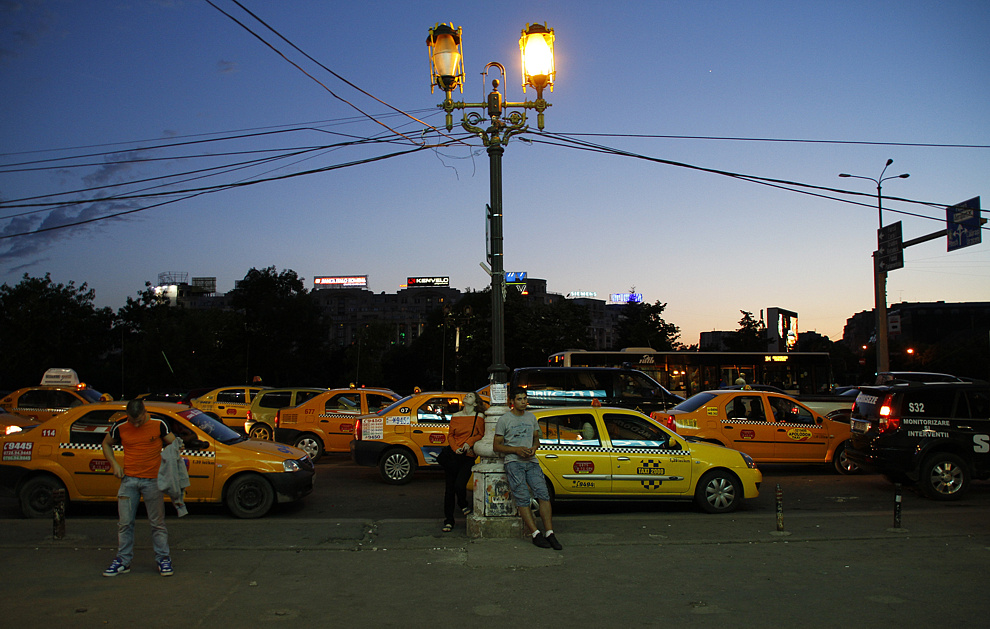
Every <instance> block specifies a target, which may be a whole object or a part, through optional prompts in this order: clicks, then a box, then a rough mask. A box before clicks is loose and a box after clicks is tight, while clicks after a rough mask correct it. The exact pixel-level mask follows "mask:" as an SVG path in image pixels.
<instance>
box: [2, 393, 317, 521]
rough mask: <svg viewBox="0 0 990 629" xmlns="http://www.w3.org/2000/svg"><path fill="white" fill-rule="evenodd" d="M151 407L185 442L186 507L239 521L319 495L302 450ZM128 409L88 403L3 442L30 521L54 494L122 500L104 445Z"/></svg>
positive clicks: (176, 409)
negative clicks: (214, 507)
mask: <svg viewBox="0 0 990 629" xmlns="http://www.w3.org/2000/svg"><path fill="white" fill-rule="evenodd" d="M145 407H146V408H147V410H148V414H149V416H150V417H152V418H156V419H161V420H163V421H165V422H166V423H167V424H168V426H169V430H170V431H171V432H172V433H173V434H174V435H175V436H176V437H178V438H180V439H182V444H183V449H182V453H181V456H182V458H183V460H184V461H185V463H186V467H187V469H188V471H189V487H188V488H187V489H186V495H185V501H186V503H195V502H206V503H223V504H224V505H226V507H227V508H228V509H229V510H230V512H231V513H232V514H233V515H234V516H236V517H239V518H257V517H261V516H263V515H265V514H266V513H268V511H269V510H270V509H271V507H272V505H273V504H274V503H275V502H276V501H278V502H290V501H294V500H299V499H300V498H302V497H303V496H305V495H306V494H308V493H310V492H311V491H312V489H313V475H314V472H315V469H314V467H313V463H312V462H311V461H310V460H309V457H308V456H306V454H305V453H304V452H302V451H301V450H297V449H296V448H292V447H289V446H286V445H284V444H281V443H270V442H265V441H254V440H250V439H248V438H247V437H245V436H244V435H239V434H237V433H235V432H234V431H233V430H231V429H230V428H227V427H226V426H224V425H223V424H221V423H220V422H218V421H216V420H214V419H211V418H210V417H208V416H206V415H205V414H204V413H202V412H200V411H198V410H196V409H194V408H189V407H188V406H183V405H179V404H170V403H165V402H149V403H147V404H146V405H145ZM126 408H127V406H126V403H122V402H114V403H97V404H87V405H85V406H80V407H77V408H74V409H71V410H68V411H66V412H65V413H62V414H61V415H59V416H58V417H55V418H53V419H51V420H49V421H47V422H45V423H43V424H39V425H37V426H35V427H33V428H30V429H28V430H25V431H23V432H18V433H14V434H11V435H6V436H0V485H2V486H5V487H7V488H9V489H12V490H13V491H14V493H15V495H16V496H17V498H18V500H19V502H20V506H21V511H22V512H23V513H24V515H25V516H27V517H43V516H45V515H48V514H50V513H51V511H52V507H53V499H52V492H53V491H54V490H56V489H64V490H66V492H67V497H68V499H69V500H76V501H95V502H113V501H116V500H117V489H118V488H119V486H120V481H119V480H118V479H117V478H116V477H114V475H113V470H112V468H111V466H110V462H109V461H107V460H106V459H105V458H104V456H103V450H102V448H101V444H102V443H103V439H104V437H105V436H106V433H107V431H108V430H109V429H110V426H111V425H113V423H114V422H115V421H116V420H118V419H121V418H123V417H125V409H126ZM115 450H116V451H120V446H117V447H116V448H115ZM118 456H121V455H118Z"/></svg>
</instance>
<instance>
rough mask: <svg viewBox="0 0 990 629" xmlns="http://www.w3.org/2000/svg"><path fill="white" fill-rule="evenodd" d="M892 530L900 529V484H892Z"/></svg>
mask: <svg viewBox="0 0 990 629" xmlns="http://www.w3.org/2000/svg"><path fill="white" fill-rule="evenodd" d="M894 528H895V529H899V528H901V484H900V483H894Z"/></svg>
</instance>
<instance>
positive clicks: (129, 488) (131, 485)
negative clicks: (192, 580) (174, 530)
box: [117, 476, 169, 566]
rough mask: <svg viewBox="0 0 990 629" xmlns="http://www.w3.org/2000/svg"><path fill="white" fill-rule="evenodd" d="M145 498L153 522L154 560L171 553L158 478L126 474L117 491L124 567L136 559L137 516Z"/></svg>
mask: <svg viewBox="0 0 990 629" xmlns="http://www.w3.org/2000/svg"><path fill="white" fill-rule="evenodd" d="M142 497H143V498H144V507H145V509H146V510H147V511H148V522H150V523H151V543H152V546H153V547H154V549H155V559H157V560H159V561H160V560H162V559H165V558H166V557H168V556H169V550H168V531H167V530H166V529H165V498H164V496H163V495H162V491H161V490H160V489H158V479H157V478H135V477H133V476H125V477H124V478H123V479H122V480H121V481H120V489H119V490H118V491H117V512H118V514H119V515H120V517H119V519H118V521H117V556H118V557H120V560H121V561H123V562H124V565H125V566H129V565H131V559H133V558H134V519H135V517H137V509H138V503H139V502H141V498H142Z"/></svg>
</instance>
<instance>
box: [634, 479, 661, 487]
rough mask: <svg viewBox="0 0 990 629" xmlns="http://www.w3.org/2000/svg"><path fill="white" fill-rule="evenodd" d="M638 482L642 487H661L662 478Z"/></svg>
mask: <svg viewBox="0 0 990 629" xmlns="http://www.w3.org/2000/svg"><path fill="white" fill-rule="evenodd" d="M639 482H640V484H641V485H642V486H643V488H644V489H660V488H661V487H663V481H662V480H641V481H639Z"/></svg>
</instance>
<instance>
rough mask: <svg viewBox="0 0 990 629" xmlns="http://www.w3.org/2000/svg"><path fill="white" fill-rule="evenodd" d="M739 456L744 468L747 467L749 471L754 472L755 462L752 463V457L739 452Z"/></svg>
mask: <svg viewBox="0 0 990 629" xmlns="http://www.w3.org/2000/svg"><path fill="white" fill-rule="evenodd" d="M739 454H741V455H742V458H743V462H745V463H746V467H748V468H749V469H751V470H755V469H756V462H755V461H753V457H751V456H749V455H748V454H746V453H745V452H740V453H739Z"/></svg>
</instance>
